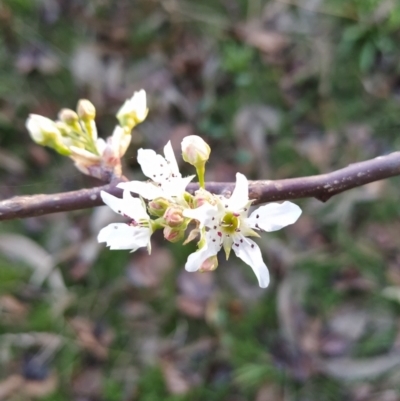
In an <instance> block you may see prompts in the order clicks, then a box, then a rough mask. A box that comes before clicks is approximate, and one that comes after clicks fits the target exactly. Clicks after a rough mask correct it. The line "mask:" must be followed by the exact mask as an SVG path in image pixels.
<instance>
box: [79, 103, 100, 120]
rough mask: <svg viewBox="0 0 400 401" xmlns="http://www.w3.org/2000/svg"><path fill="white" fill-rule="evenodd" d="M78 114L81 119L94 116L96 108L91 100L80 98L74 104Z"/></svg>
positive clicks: (93, 117) (90, 118)
mask: <svg viewBox="0 0 400 401" xmlns="http://www.w3.org/2000/svg"><path fill="white" fill-rule="evenodd" d="M76 111H77V112H78V116H79V118H80V119H81V120H83V121H88V120H94V119H95V117H96V109H95V107H94V105H93V103H92V102H90V101H89V100H87V99H81V100H79V102H78V105H77V106H76Z"/></svg>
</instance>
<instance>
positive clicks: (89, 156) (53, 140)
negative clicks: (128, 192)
mask: <svg viewBox="0 0 400 401" xmlns="http://www.w3.org/2000/svg"><path fill="white" fill-rule="evenodd" d="M147 112H148V110H147V107H146V93H145V91H144V90H141V91H139V92H135V93H134V95H133V96H132V98H131V99H128V100H127V101H126V102H125V104H124V105H123V106H122V107H121V108H120V110H119V111H118V113H117V119H118V121H119V125H117V126H116V127H115V129H114V132H113V134H112V135H111V136H110V137H108V138H107V140H106V141H105V140H104V139H102V138H98V136H97V127H96V123H95V116H96V109H95V107H94V106H93V104H92V103H91V102H90V101H89V100H86V99H81V100H80V101H79V102H78V105H77V109H76V112H75V111H73V110H71V109H62V110H61V111H60V112H59V114H58V120H57V121H53V120H50V119H49V118H46V117H43V116H40V115H37V114H31V115H30V116H29V118H28V120H27V121H26V127H27V129H28V131H29V133H30V135H31V137H32V139H33V140H34V141H35V142H36V143H38V144H40V145H43V146H49V147H51V148H53V149H55V150H56V151H57V152H58V153H60V154H62V155H65V156H69V157H70V158H71V159H72V160H74V162H75V165H76V167H77V168H78V169H79V170H80V171H81V172H83V173H84V174H87V175H91V176H93V177H96V178H99V179H102V180H109V179H110V178H111V177H113V176H120V175H121V171H120V169H121V157H122V156H123V155H124V154H125V152H126V150H127V148H128V146H129V144H130V142H131V131H132V129H133V128H134V127H135V126H136V125H137V124H139V123H141V122H142V121H143V120H144V119H145V118H146V116H147Z"/></svg>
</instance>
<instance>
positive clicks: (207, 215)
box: [182, 203, 218, 228]
mask: <svg viewBox="0 0 400 401" xmlns="http://www.w3.org/2000/svg"><path fill="white" fill-rule="evenodd" d="M182 214H183V215H184V216H185V217H188V218H190V219H195V220H198V221H199V222H200V228H203V227H204V226H205V225H207V224H210V223H211V222H212V219H213V218H214V219H215V216H216V215H217V214H218V207H217V206H216V205H211V204H210V203H204V204H203V205H201V206H200V207H198V208H196V209H184V211H183V213H182ZM215 221H217V220H215Z"/></svg>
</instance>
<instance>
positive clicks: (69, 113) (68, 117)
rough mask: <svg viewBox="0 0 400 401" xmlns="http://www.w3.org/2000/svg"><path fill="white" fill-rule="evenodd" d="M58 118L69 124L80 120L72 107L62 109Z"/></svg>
mask: <svg viewBox="0 0 400 401" xmlns="http://www.w3.org/2000/svg"><path fill="white" fill-rule="evenodd" d="M58 118H59V120H60V121H62V122H63V123H65V124H67V125H75V124H76V123H77V122H78V121H79V117H78V114H76V113H75V111H73V110H71V109H61V110H60V112H59V113H58Z"/></svg>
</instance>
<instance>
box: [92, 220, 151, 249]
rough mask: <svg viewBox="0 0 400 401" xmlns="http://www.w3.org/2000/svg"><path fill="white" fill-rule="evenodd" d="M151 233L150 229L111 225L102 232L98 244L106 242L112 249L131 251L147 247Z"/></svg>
mask: <svg viewBox="0 0 400 401" xmlns="http://www.w3.org/2000/svg"><path fill="white" fill-rule="evenodd" d="M150 236H151V231H150V229H149V228H148V227H133V226H129V225H128V224H124V223H113V224H109V225H108V226H107V227H104V228H102V229H101V230H100V233H99V235H98V236H97V241H98V242H106V245H107V246H109V247H110V249H131V250H132V252H133V251H136V250H137V249H138V248H142V247H145V246H147V244H148V243H149V241H150Z"/></svg>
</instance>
